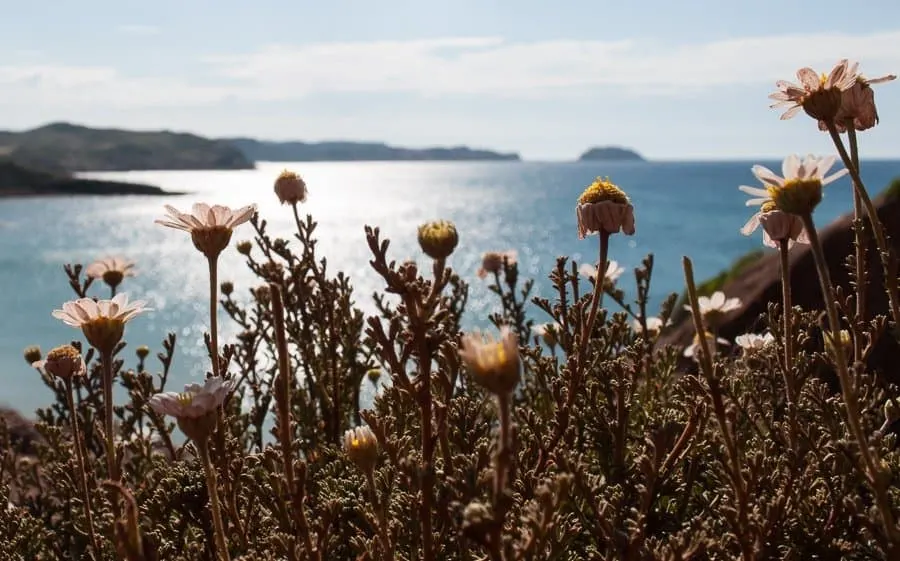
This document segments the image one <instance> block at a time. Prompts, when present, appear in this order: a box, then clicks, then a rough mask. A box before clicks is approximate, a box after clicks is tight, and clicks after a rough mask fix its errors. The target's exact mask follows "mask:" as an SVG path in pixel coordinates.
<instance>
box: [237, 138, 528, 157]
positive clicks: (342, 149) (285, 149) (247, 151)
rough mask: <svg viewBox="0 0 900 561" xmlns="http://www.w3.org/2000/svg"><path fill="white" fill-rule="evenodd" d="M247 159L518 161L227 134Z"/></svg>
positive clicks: (486, 153) (472, 153)
mask: <svg viewBox="0 0 900 561" xmlns="http://www.w3.org/2000/svg"><path fill="white" fill-rule="evenodd" d="M222 141H223V142H227V143H230V144H231V145H232V146H234V147H236V148H237V149H238V150H240V151H241V152H242V153H243V154H244V156H246V157H247V158H248V159H250V160H253V161H256V162H259V161H267V162H367V161H489V160H490V161H519V160H521V158H520V157H519V155H518V154H515V153H502V152H494V151H492V150H480V149H473V148H469V147H468V146H453V147H449V148H440V147H435V148H400V147H397V146H390V145H388V144H384V143H381V142H350V141H332V142H300V141H288V142H269V141H262V140H255V139H252V138H226V139H222Z"/></svg>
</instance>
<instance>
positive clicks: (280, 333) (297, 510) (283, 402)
mask: <svg viewBox="0 0 900 561" xmlns="http://www.w3.org/2000/svg"><path fill="white" fill-rule="evenodd" d="M269 292H270V293H271V295H272V317H273V319H274V321H275V348H276V349H277V351H278V381H277V384H278V385H277V387H276V389H275V401H276V405H277V407H278V440H279V442H280V444H281V456H282V463H283V466H284V477H285V479H286V481H287V488H288V494H289V496H290V498H291V508H292V511H293V518H294V522H295V524H296V526H297V527H298V528H299V527H301V526H302V525H303V523H302V521H301V520H300V517H301V516H302V515H303V503H302V501H301V500H300V496H301V495H300V493H298V490H297V478H296V476H295V472H294V451H293V448H294V446H293V435H294V432H293V423H292V419H291V396H292V395H293V393H294V392H293V384H292V382H293V380H294V376H293V374H292V373H291V365H290V356H289V355H288V344H287V332H286V330H285V326H284V299H283V298H282V295H281V288H280V287H279V286H278V285H277V284H274V283H271V284H269ZM307 535H308V533H307ZM305 546H306V548H307V552H306V553H307V555H309V556H310V557H312V556H313V555H315V551H313V550H312V541H311V540H307V541H306V542H305Z"/></svg>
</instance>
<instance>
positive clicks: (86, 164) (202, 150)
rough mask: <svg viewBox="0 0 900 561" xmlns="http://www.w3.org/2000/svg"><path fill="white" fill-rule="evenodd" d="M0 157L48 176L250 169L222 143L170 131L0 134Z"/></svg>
mask: <svg viewBox="0 0 900 561" xmlns="http://www.w3.org/2000/svg"><path fill="white" fill-rule="evenodd" d="M0 157H5V158H8V159H10V160H12V161H13V162H16V163H17V164H19V165H22V166H24V167H27V168H30V169H34V170H40V171H47V172H53V173H72V172H77V171H134V170H202V169H252V168H253V167H254V166H253V162H252V161H250V160H248V159H247V158H245V157H244V155H243V154H242V153H241V152H240V150H238V149H237V148H235V147H234V146H232V145H231V144H229V143H227V142H222V141H217V140H210V139H208V138H203V137H200V136H196V135H193V134H185V133H176V132H171V131H152V132H145V131H126V130H118V129H94V128H89V127H84V126H80V125H73V124H70V123H52V124H49V125H45V126H43V127H38V128H36V129H31V130H27V131H23V132H8V131H0Z"/></svg>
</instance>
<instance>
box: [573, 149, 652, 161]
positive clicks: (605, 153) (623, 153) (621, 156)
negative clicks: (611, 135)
mask: <svg viewBox="0 0 900 561" xmlns="http://www.w3.org/2000/svg"><path fill="white" fill-rule="evenodd" d="M621 160H631V161H640V162H643V161H646V160H644V157H643V156H641V155H640V154H638V153H637V152H635V151H634V150H631V149H629V148H621V147H619V146H603V147H595V148H591V149H589V150H587V151H586V152H585V153H584V154H582V155H581V156H580V157H579V158H578V161H579V162H595V161H621Z"/></svg>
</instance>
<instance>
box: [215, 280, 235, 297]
mask: <svg viewBox="0 0 900 561" xmlns="http://www.w3.org/2000/svg"><path fill="white" fill-rule="evenodd" d="M219 288H220V289H221V290H222V294H224V295H225V296H231V293H232V292H234V283H233V282H231V281H225V282H223V283H222V285H221V286H220V287H219Z"/></svg>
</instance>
